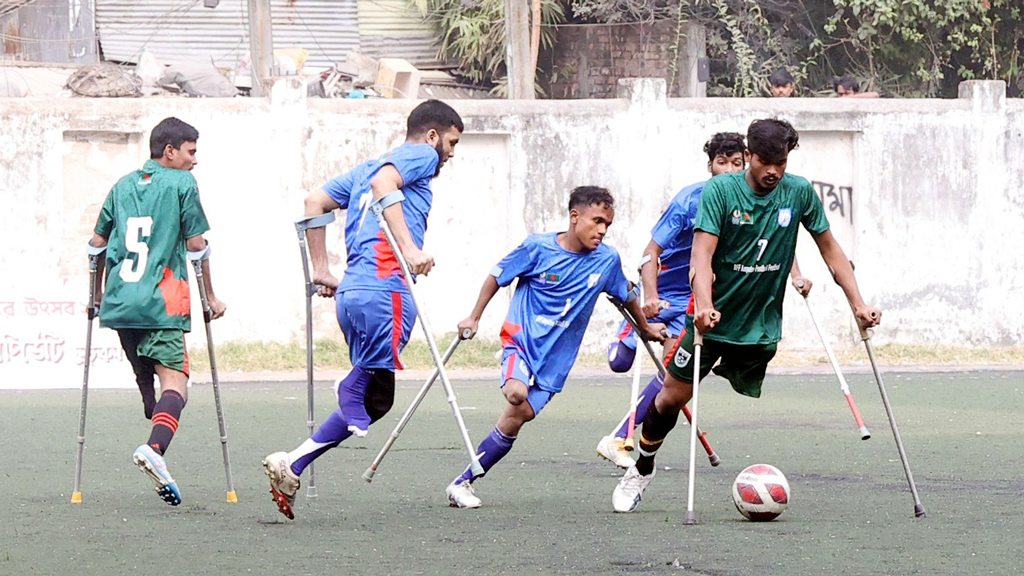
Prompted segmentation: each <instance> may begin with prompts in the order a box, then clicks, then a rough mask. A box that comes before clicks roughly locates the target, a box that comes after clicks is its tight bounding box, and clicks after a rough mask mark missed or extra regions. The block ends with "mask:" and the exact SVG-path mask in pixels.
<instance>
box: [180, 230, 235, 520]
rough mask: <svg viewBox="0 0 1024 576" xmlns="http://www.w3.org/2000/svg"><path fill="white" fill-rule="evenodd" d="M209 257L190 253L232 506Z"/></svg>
mask: <svg viewBox="0 0 1024 576" xmlns="http://www.w3.org/2000/svg"><path fill="white" fill-rule="evenodd" d="M209 257H210V247H209V246H207V247H206V248H205V249H203V250H200V251H198V252H189V253H188V259H189V260H190V261H191V262H192V268H193V269H194V270H195V272H196V282H197V283H198V284H199V300H200V302H201V303H202V305H203V323H204V324H205V325H206V349H207V350H208V351H209V353H210V378H211V380H212V381H213V401H214V404H216V406H217V426H218V428H219V431H220V448H221V453H222V454H223V456H224V475H225V477H226V479H227V483H228V493H227V500H228V502H229V503H231V504H237V503H238V494H237V493H236V492H235V483H234V480H232V479H231V458H230V457H229V455H228V428H227V425H226V424H225V423H224V405H223V404H222V403H221V401H220V377H219V376H218V375H217V356H216V354H214V351H213V332H212V331H211V330H210V322H211V321H212V320H213V310H211V309H210V302H209V300H208V295H207V293H206V276H205V275H204V274H203V261H205V260H206V259H207V258H209Z"/></svg>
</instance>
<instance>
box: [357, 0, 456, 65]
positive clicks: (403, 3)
mask: <svg viewBox="0 0 1024 576" xmlns="http://www.w3.org/2000/svg"><path fill="white" fill-rule="evenodd" d="M359 47H360V48H361V49H362V51H363V54H367V55H369V56H373V57H374V58H383V57H388V58H404V59H406V60H408V61H410V62H412V63H413V64H433V63H436V61H437V41H436V40H435V39H434V35H433V33H432V31H431V29H430V25H429V24H427V23H426V22H424V21H423V18H422V16H421V15H420V13H419V12H418V11H417V10H415V9H413V8H409V5H408V3H407V0H359Z"/></svg>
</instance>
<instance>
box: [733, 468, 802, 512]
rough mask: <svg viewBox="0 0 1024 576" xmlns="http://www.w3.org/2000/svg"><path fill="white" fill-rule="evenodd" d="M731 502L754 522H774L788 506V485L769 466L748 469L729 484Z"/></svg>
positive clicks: (782, 476)
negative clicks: (730, 487)
mask: <svg viewBox="0 0 1024 576" xmlns="http://www.w3.org/2000/svg"><path fill="white" fill-rule="evenodd" d="M732 501H733V503H735V504H736V509H737V510H739V511H740V514H743V515H744V516H745V517H747V518H748V519H750V520H752V521H754V522H767V521H769V520H774V519H775V518H776V517H778V515H779V514H782V511H783V510H785V509H786V506H787V505H788V504H789V482H788V481H787V480H786V476H785V475H784V474H783V473H782V471H781V470H779V469H778V468H776V467H775V466H772V465H771V464H754V465H753V466H747V467H746V468H745V469H744V470H743V472H740V474H739V476H737V477H736V480H734V481H733V483H732Z"/></svg>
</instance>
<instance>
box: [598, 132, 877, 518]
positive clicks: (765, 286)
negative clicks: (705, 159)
mask: <svg viewBox="0 0 1024 576" xmlns="http://www.w3.org/2000/svg"><path fill="white" fill-rule="evenodd" d="M798 140H799V137H798V135H797V132H796V130H794V129H793V127H792V126H790V124H789V123H788V122H786V121H784V120H778V119H768V120H755V121H754V122H753V123H751V125H750V127H749V129H748V130H747V152H746V158H747V162H748V164H749V168H748V169H747V170H745V171H744V172H734V173H731V174H723V175H721V176H716V177H714V178H712V179H711V180H710V181H709V182H708V183H707V184H706V185H705V186H704V192H703V194H702V195H701V199H700V209H699V211H698V214H697V221H696V224H695V226H694V229H695V230H696V232H695V233H694V238H693V250H692V252H691V255H690V267H691V274H692V281H691V285H692V290H693V296H692V298H691V300H690V310H688V317H687V322H686V329H685V331H684V332H683V334H682V335H681V336H680V337H679V339H678V340H677V343H676V349H675V351H674V352H673V353H672V354H671V361H669V362H668V365H667V367H668V376H667V377H666V378H665V385H664V387H663V388H662V389H661V392H659V393H658V395H657V397H656V398H655V400H654V404H653V405H652V406H651V408H650V409H648V411H647V415H646V417H645V418H644V421H643V432H642V434H641V435H640V443H639V448H638V451H639V453H640V457H639V458H638V459H637V461H636V465H635V466H633V467H631V468H629V469H628V470H627V471H626V474H625V476H623V477H622V479H621V480H620V481H619V483H618V485H617V486H616V487H615V491H614V493H613V494H612V505H613V508H614V509H615V511H616V512H631V511H633V510H634V509H636V507H637V505H638V504H639V503H640V498H641V496H642V495H643V492H644V489H645V488H646V487H647V485H648V484H649V483H650V482H651V479H653V478H654V470H655V468H654V456H655V454H656V453H657V451H658V448H660V447H661V444H662V443H663V442H664V440H665V437H666V436H667V435H668V433H669V431H671V430H672V428H673V427H674V426H675V424H676V419H677V418H678V416H679V411H680V410H681V409H682V407H683V406H685V405H686V403H687V402H689V401H690V397H691V396H692V394H693V383H692V382H693V366H692V359H693V358H692V354H693V328H694V325H696V328H697V329H698V330H700V332H701V334H703V335H704V345H703V349H702V351H701V352H702V353H701V366H700V373H701V377H702V378H703V377H704V376H705V375H706V374H707V373H708V372H711V371H712V367H713V366H714V372H715V374H718V375H719V376H722V377H724V378H726V379H727V380H729V383H730V384H732V387H733V389H734V390H736V391H737V392H739V393H740V394H744V395H747V396H751V397H754V398H757V397H759V396H760V395H761V383H762V381H763V380H764V375H765V369H766V368H767V367H768V362H769V361H770V360H771V359H772V357H774V356H775V347H776V344H777V343H778V341H779V339H780V338H781V337H782V300H783V296H784V295H785V291H786V273H787V272H788V271H789V270H790V268H791V267H792V265H793V259H794V256H795V252H796V240H797V231H798V228H799V226H798V223H799V224H802V225H803V226H804V228H806V229H807V231H808V232H810V233H811V236H812V237H813V238H814V242H815V243H816V244H817V246H818V250H819V251H820V252H821V256H822V258H824V260H825V263H826V264H828V266H829V268H830V269H831V270H833V271H834V273H835V279H836V282H837V283H838V284H839V285H840V286H841V287H842V288H843V291H844V292H845V293H846V297H847V298H848V299H849V300H850V302H852V303H853V307H854V313H855V315H856V318H857V322H858V323H860V325H861V326H864V327H865V328H867V327H871V326H875V325H877V324H878V322H879V320H881V317H882V312H881V310H879V309H878V308H874V307H872V306H868V305H867V304H865V303H864V300H863V299H862V298H861V296H860V291H859V290H858V288H857V281H856V279H855V278H854V275H853V267H852V266H851V265H850V261H849V260H847V258H846V255H845V254H844V253H843V249H842V248H841V247H840V246H839V243H838V242H836V240H835V238H833V236H832V233H831V231H829V225H828V220H827V219H826V218H825V211H824V209H823V208H822V205H821V201H820V200H819V199H818V195H817V194H816V193H815V192H814V188H813V187H811V185H810V183H809V182H808V181H807V180H805V179H804V178H801V177H799V176H793V175H792V174H786V161H787V159H788V157H789V153H790V152H791V151H792V150H793V149H794V148H796V147H797V142H798ZM716 362H717V363H718V365H717V366H716V365H715V364H716Z"/></svg>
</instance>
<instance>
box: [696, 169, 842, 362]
mask: <svg viewBox="0 0 1024 576" xmlns="http://www.w3.org/2000/svg"><path fill="white" fill-rule="evenodd" d="M798 222H799V223H800V224H803V226H804V228H807V231H808V232H810V233H811V234H812V235H815V236H817V235H818V234H822V233H824V232H825V231H826V230H828V219H826V217H825V210H824V208H822V205H821V200H819V199H818V195H817V194H815V192H814V187H812V186H811V184H810V183H809V182H808V181H807V180H806V179H804V178H801V177H799V176H793V175H792V174H785V175H784V176H783V177H782V179H781V180H780V181H779V184H778V186H776V187H775V189H774V190H772V191H770V192H768V193H767V194H765V195H763V196H762V195H758V194H756V193H755V192H754V191H753V190H752V189H751V188H750V186H749V185H748V184H747V181H746V178H745V172H736V173H732V174H723V175H721V176H715V177H714V178H712V179H711V180H710V181H709V182H708V183H707V184H706V185H705V186H704V193H703V194H702V195H701V198H700V210H699V211H698V214H697V223H696V226H695V228H696V229H697V230H703V231H704V232H707V233H708V234H714V235H715V236H718V247H717V248H716V249H715V255H714V258H713V259H712V261H711V269H712V271H713V272H714V274H715V280H714V283H713V284H712V294H713V296H712V298H713V300H714V304H715V308H717V309H718V310H720V311H721V312H722V320H721V322H720V323H719V324H718V326H716V327H715V329H714V330H712V331H710V332H708V333H707V334H705V335H704V338H706V339H708V340H714V341H716V342H725V343H729V344H771V343H774V342H778V341H779V339H781V338H782V300H783V297H784V296H785V293H786V283H787V281H786V275H787V274H789V270H790V268H791V267H792V266H793V258H794V257H795V255H796V239H797V231H798V228H799V226H798V225H797V223H798Z"/></svg>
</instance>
